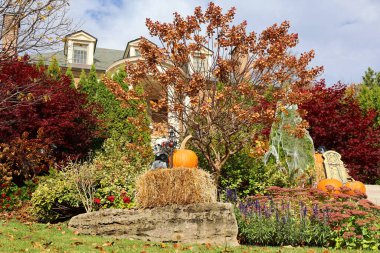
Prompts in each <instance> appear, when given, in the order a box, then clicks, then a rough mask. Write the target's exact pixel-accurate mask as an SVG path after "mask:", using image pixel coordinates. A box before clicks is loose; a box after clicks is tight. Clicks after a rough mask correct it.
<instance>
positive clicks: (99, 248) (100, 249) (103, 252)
mask: <svg viewBox="0 0 380 253" xmlns="http://www.w3.org/2000/svg"><path fill="white" fill-rule="evenodd" d="M95 249H98V250H99V251H100V252H102V253H105V252H107V251H105V250H104V249H103V247H100V246H96V247H95Z"/></svg>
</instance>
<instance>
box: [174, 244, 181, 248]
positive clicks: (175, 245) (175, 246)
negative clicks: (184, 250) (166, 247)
mask: <svg viewBox="0 0 380 253" xmlns="http://www.w3.org/2000/svg"><path fill="white" fill-rule="evenodd" d="M179 247H181V244H179V243H174V244H173V248H175V249H178V248H179Z"/></svg>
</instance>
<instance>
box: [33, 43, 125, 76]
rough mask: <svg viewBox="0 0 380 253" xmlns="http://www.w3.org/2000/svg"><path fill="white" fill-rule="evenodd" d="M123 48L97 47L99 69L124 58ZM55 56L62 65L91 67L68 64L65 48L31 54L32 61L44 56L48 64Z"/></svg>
mask: <svg viewBox="0 0 380 253" xmlns="http://www.w3.org/2000/svg"><path fill="white" fill-rule="evenodd" d="M123 53H124V51H123V50H116V49H107V48H96V49H95V53H94V65H95V68H96V69H97V70H104V71H105V70H106V69H107V67H108V66H110V65H111V64H112V63H114V62H115V61H119V60H121V59H122V58H123ZM53 56H55V57H56V58H57V60H58V63H59V66H60V67H68V66H69V65H70V66H71V67H72V68H81V69H89V68H91V66H90V65H79V64H73V63H72V64H68V63H67V60H66V59H67V58H66V56H65V55H64V52H63V50H61V51H57V52H53V53H46V54H41V55H40V56H31V59H32V61H34V62H37V61H38V60H39V59H40V57H42V58H43V60H44V61H45V63H46V64H48V63H49V62H50V59H51V58H52V57H53Z"/></svg>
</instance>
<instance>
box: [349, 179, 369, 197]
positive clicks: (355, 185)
mask: <svg viewBox="0 0 380 253" xmlns="http://www.w3.org/2000/svg"><path fill="white" fill-rule="evenodd" d="M345 186H347V187H348V188H350V189H351V190H350V191H348V192H347V194H349V195H353V196H355V195H365V194H366V189H365V185H364V184H363V183H362V182H360V181H353V182H347V183H346V184H345Z"/></svg>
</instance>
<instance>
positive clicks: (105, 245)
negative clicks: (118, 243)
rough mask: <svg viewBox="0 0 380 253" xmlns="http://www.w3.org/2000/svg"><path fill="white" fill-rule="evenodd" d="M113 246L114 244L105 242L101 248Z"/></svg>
mask: <svg viewBox="0 0 380 253" xmlns="http://www.w3.org/2000/svg"><path fill="white" fill-rule="evenodd" d="M113 244H114V242H106V243H104V244H103V245H102V246H103V247H110V246H112V245H113Z"/></svg>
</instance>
